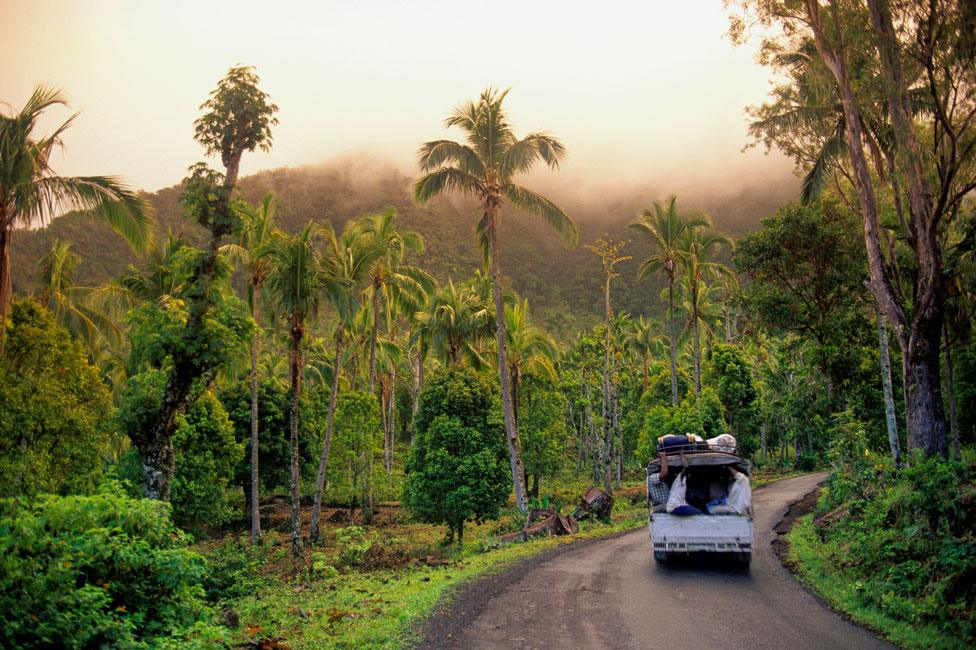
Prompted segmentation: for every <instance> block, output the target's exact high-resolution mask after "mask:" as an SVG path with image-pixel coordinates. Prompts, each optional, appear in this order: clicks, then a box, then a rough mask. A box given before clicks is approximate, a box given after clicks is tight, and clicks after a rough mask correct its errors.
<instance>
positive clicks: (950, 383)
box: [942, 322, 962, 460]
mask: <svg viewBox="0 0 976 650" xmlns="http://www.w3.org/2000/svg"><path fill="white" fill-rule="evenodd" d="M942 327H943V331H944V332H945V383H946V400H947V401H948V402H949V431H950V439H951V441H952V458H953V460H960V459H961V458H962V451H961V449H960V444H959V416H958V413H957V411H956V390H955V381H954V378H953V376H952V345H950V342H949V325H948V323H945V322H944V323H943V326H942Z"/></svg>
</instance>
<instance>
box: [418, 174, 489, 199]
mask: <svg viewBox="0 0 976 650" xmlns="http://www.w3.org/2000/svg"><path fill="white" fill-rule="evenodd" d="M481 188H482V184H481V181H480V180H479V179H478V178H477V177H475V176H473V175H472V174H469V173H467V172H464V171H462V170H460V169H457V168H454V167H443V168H441V169H438V170H437V171H434V172H431V173H429V174H426V175H425V176H422V177H421V178H420V179H418V180H417V182H416V184H415V185H414V188H413V195H414V197H415V198H416V199H417V201H419V202H420V203H426V202H427V201H429V200H430V199H432V198H434V197H435V196H437V195H439V194H442V193H443V192H446V191H450V190H456V191H459V192H466V193H468V194H474V193H477V192H479V191H480V190H481Z"/></svg>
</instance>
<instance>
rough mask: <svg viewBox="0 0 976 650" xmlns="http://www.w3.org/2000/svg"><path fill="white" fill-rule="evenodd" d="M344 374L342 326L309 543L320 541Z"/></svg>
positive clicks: (337, 346)
mask: <svg viewBox="0 0 976 650" xmlns="http://www.w3.org/2000/svg"><path fill="white" fill-rule="evenodd" d="M341 374H342V326H341V325H340V326H339V329H338V330H337V331H336V341H335V362H334V364H333V366H332V395H330V396H329V412H328V414H327V415H326V418H325V440H323V441H322V457H321V458H320V459H319V473H318V476H316V478H315V498H314V499H313V500H312V528H311V530H310V531H309V535H308V537H309V541H310V542H311V543H312V544H314V543H315V542H317V541H318V540H319V515H320V514H321V512H322V493H323V492H324V491H325V474H326V470H327V469H328V467H329V449H330V448H331V446H332V423H333V422H334V421H335V411H336V400H337V399H338V397H339V377H340V375H341Z"/></svg>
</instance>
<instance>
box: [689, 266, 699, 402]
mask: <svg viewBox="0 0 976 650" xmlns="http://www.w3.org/2000/svg"><path fill="white" fill-rule="evenodd" d="M694 282H695V285H694V286H693V287H692V288H691V321H692V327H693V329H694V334H695V351H694V356H695V395H698V394H699V393H700V392H701V335H700V334H699V331H698V280H697V279H695V280H694Z"/></svg>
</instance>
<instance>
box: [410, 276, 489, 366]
mask: <svg viewBox="0 0 976 650" xmlns="http://www.w3.org/2000/svg"><path fill="white" fill-rule="evenodd" d="M414 319H415V323H416V325H415V327H414V331H413V337H412V338H413V341H414V342H417V341H419V340H421V339H422V340H423V344H424V345H425V346H426V347H427V348H428V349H429V350H431V351H433V353H434V355H435V356H436V357H437V358H438V359H440V360H441V362H442V363H444V364H445V365H451V366H456V365H459V364H460V363H461V361H462V360H467V361H468V362H469V363H470V364H471V365H472V366H474V367H481V366H483V365H485V360H484V359H483V358H482V356H481V352H480V351H479V349H478V347H479V343H480V342H481V340H482V339H484V338H485V337H487V336H489V335H490V334H491V332H492V329H493V327H492V326H493V323H492V318H491V308H490V307H489V305H488V304H487V303H486V301H485V300H484V299H483V297H482V296H481V295H479V293H478V292H477V291H475V290H474V289H473V288H472V286H471V285H470V284H468V283H465V284H461V285H455V284H454V281H453V280H451V279H448V281H447V283H446V284H443V285H441V286H440V287H438V288H437V289H435V290H434V292H433V293H432V294H431V297H430V300H429V301H428V303H427V305H426V306H425V307H424V309H421V310H420V311H418V312H417V313H416V314H415V316H414Z"/></svg>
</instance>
